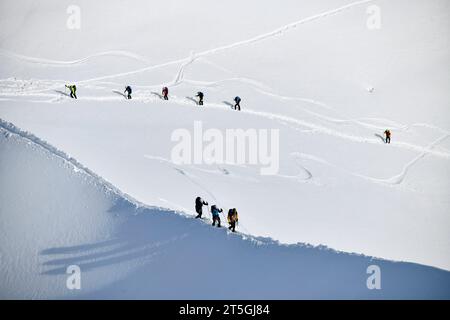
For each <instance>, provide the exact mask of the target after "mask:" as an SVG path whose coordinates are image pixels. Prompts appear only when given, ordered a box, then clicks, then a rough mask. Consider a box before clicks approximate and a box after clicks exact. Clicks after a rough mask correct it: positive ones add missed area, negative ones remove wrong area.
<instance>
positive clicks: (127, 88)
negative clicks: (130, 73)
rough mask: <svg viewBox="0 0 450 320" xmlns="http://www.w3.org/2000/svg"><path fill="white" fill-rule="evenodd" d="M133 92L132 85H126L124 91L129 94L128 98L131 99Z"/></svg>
mask: <svg viewBox="0 0 450 320" xmlns="http://www.w3.org/2000/svg"><path fill="white" fill-rule="evenodd" d="M131 92H132V90H131V87H130V86H126V87H125V91H124V92H123V93H124V94H126V95H127V96H126V98H127V99H131Z"/></svg>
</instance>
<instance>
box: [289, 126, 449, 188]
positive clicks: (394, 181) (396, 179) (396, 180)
mask: <svg viewBox="0 0 450 320" xmlns="http://www.w3.org/2000/svg"><path fill="white" fill-rule="evenodd" d="M448 137H450V135H449V134H446V135H444V136H442V137H440V138H438V139H437V140H435V141H434V142H432V143H431V144H430V145H428V146H427V147H425V150H424V151H423V152H422V153H420V154H419V155H418V156H417V157H415V158H414V159H413V160H411V161H410V162H408V163H407V164H405V165H404V166H403V168H402V171H401V172H400V173H399V174H396V175H394V176H392V177H390V178H387V179H381V178H374V177H369V176H366V175H362V174H359V173H355V172H351V171H350V170H347V169H345V168H342V167H339V166H337V165H335V164H333V163H331V162H329V161H327V160H325V159H323V158H320V157H317V156H315V155H311V154H306V153H300V152H294V153H292V154H291V155H292V156H294V157H296V158H298V159H301V160H310V161H314V162H317V163H320V164H323V165H326V166H329V167H332V168H335V169H338V170H341V171H344V172H346V173H348V174H350V175H352V176H355V177H359V178H362V179H365V180H368V181H370V182H375V183H380V184H385V185H386V184H387V185H400V184H401V183H402V182H403V181H404V180H405V178H406V176H407V174H408V171H409V169H411V167H412V166H414V165H415V164H416V163H417V162H418V161H419V160H421V159H423V158H424V157H425V156H426V155H428V154H430V152H431V150H432V149H433V148H434V147H435V146H437V145H438V144H439V143H441V142H443V141H444V140H445V139H447V138H448Z"/></svg>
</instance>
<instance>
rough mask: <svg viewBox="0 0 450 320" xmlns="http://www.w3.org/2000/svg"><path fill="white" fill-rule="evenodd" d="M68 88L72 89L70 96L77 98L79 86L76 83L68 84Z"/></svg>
mask: <svg viewBox="0 0 450 320" xmlns="http://www.w3.org/2000/svg"><path fill="white" fill-rule="evenodd" d="M66 88H69V90H70V97H71V98H73V99H77V87H76V86H75V85H74V84H72V85H67V84H66Z"/></svg>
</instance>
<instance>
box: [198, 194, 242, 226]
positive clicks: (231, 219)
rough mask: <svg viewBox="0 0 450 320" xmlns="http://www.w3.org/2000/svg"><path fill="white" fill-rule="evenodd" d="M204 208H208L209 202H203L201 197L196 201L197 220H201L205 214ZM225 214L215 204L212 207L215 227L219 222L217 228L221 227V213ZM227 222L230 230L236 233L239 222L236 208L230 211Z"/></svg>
mask: <svg viewBox="0 0 450 320" xmlns="http://www.w3.org/2000/svg"><path fill="white" fill-rule="evenodd" d="M203 206H208V202H206V201H205V200H203V199H202V198H200V197H197V198H196V199H195V211H196V212H197V216H196V217H195V218H196V219H201V218H202V214H203ZM221 212H223V209H222V208H218V207H217V206H216V205H215V204H213V205H212V206H211V215H212V219H213V222H212V225H213V226H215V225H216V222H217V227H219V228H220V227H221V225H220V213H221ZM227 220H228V224H229V227H228V229H229V230H231V231H232V232H236V225H237V223H238V221H239V217H238V212H237V210H236V208H232V209H230V210H228V215H227Z"/></svg>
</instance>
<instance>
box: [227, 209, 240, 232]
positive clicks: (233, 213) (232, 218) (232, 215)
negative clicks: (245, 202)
mask: <svg viewBox="0 0 450 320" xmlns="http://www.w3.org/2000/svg"><path fill="white" fill-rule="evenodd" d="M238 221H239V219H238V213H237V210H236V208H233V209H230V210H228V223H229V224H230V226H229V227H228V229H229V230H231V231H233V232H236V231H235V229H236V223H237V222H238Z"/></svg>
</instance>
